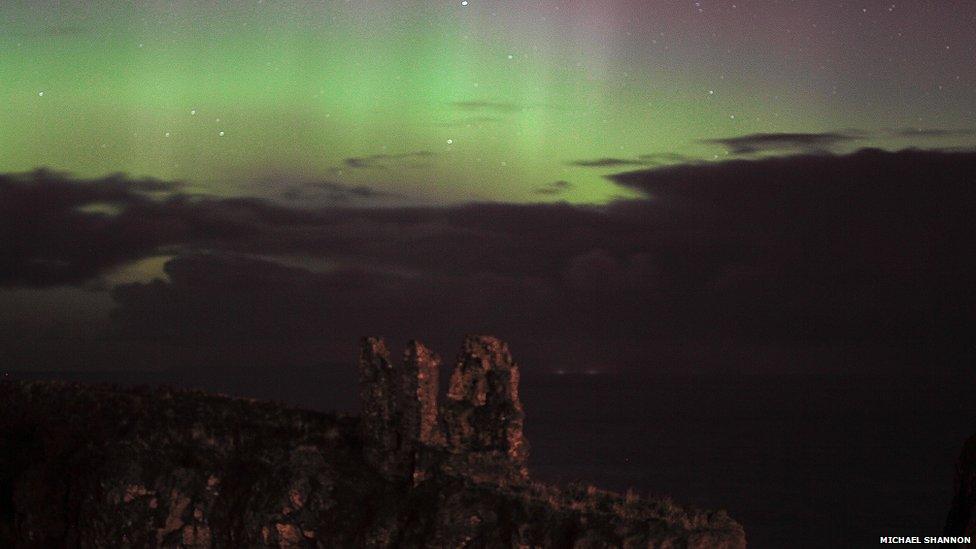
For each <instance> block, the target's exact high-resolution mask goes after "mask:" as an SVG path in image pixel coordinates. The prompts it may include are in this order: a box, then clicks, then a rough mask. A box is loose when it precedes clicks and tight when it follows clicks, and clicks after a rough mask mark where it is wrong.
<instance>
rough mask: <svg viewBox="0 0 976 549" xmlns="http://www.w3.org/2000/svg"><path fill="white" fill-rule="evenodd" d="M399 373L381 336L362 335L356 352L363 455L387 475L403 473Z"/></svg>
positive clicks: (370, 463) (392, 475) (400, 474)
mask: <svg viewBox="0 0 976 549" xmlns="http://www.w3.org/2000/svg"><path fill="white" fill-rule="evenodd" d="M400 377H401V376H400V374H399V373H398V372H396V371H394V368H393V364H392V363H390V352H389V351H388V350H387V348H386V343H385V342H384V341H383V340H382V339H378V338H375V337H368V338H365V339H363V343H362V350H361V352H360V354H359V399H360V403H361V404H362V416H361V418H360V431H361V433H362V438H363V459H365V460H366V463H368V464H369V465H371V466H372V467H374V468H375V469H376V470H377V471H379V472H380V473H381V474H383V475H385V476H387V477H388V478H395V477H398V476H402V475H403V469H404V464H403V463H401V459H400V458H401V454H402V452H401V449H400V442H401V440H400V439H401V436H400V415H399V409H398V408H399V406H398V405H399V401H400V399H399V392H398V391H399V385H400V379H399V378H400Z"/></svg>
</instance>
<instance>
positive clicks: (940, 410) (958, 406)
mask: <svg viewBox="0 0 976 549" xmlns="http://www.w3.org/2000/svg"><path fill="white" fill-rule="evenodd" d="M3 375H6V376H8V377H16V378H30V379H63V380H71V381H84V382H111V383H118V384H122V385H146V384H148V385H158V384H162V385H171V386H176V387H192V388H199V389H204V390H208V391H214V392H221V393H226V394H229V395H234V396H247V397H254V398H262V399H270V400H276V401H281V402H283V403H286V404H289V405H292V406H297V407H303V408H311V409H315V410H321V411H336V412H341V413H355V412H356V411H357V409H358V402H357V387H356V373H355V368H354V367H353V366H351V365H331V366H329V365H323V366H318V367H311V368H301V369H296V368H288V369H281V370H280V371H262V372H260V373H258V372H255V371H251V372H225V373H222V374H220V375H214V374H213V373H206V372H201V371H199V370H198V371H194V372H156V373H145V372H127V373H121V372H99V373H90V372H89V373H63V372H62V373H54V372H47V373H30V374H28V373H10V372H7V373H5V374H3ZM974 388H976V387H974V384H973V380H972V379H969V378H963V377H951V376H914V375H896V376H880V375H872V376H853V375H850V376H845V375H804V374H791V375H737V376H722V375H718V376H716V375H705V374H701V375H661V376H653V375H652V376H648V375H638V374H636V373H590V374H584V373H580V374H572V373H561V374H557V373H532V372H526V373H523V378H522V386H521V392H522V400H523V403H524V407H525V413H526V422H525V429H526V436H527V438H528V440H529V443H530V445H531V458H530V470H531V472H532V474H533V476H534V477H535V478H536V479H538V480H542V481H549V482H559V483H568V482H585V483H587V484H593V485H596V486H599V487H602V488H609V489H613V490H618V491H625V490H628V489H633V490H636V491H637V492H638V493H639V494H642V495H646V496H650V497H670V498H671V499H673V500H674V501H675V502H677V503H678V504H681V505H692V506H697V507H702V508H708V509H724V510H726V511H727V512H728V513H729V515H731V516H732V517H733V518H735V519H736V520H738V521H739V522H740V523H741V524H742V525H743V526H744V527H745V530H746V535H747V538H748V544H749V547H752V548H758V549H765V548H770V549H780V548H804V547H810V548H814V547H816V548H823V547H874V546H876V545H877V544H878V542H879V539H880V537H882V536H937V535H940V534H941V533H942V528H943V526H944V522H945V517H946V513H947V511H948V509H949V505H950V502H951V499H952V489H953V486H952V484H953V474H954V466H955V462H956V459H957V457H958V455H959V451H960V449H961V447H962V444H963V442H964V441H965V440H966V438H967V437H969V436H971V435H973V434H976V398H973V393H974Z"/></svg>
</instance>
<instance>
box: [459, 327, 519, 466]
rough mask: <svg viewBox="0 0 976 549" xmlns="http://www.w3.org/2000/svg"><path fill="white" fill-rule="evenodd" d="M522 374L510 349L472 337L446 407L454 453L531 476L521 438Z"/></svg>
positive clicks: (495, 341) (488, 339)
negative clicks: (503, 463)
mask: <svg viewBox="0 0 976 549" xmlns="http://www.w3.org/2000/svg"><path fill="white" fill-rule="evenodd" d="M518 385H519V369H518V365H516V364H515V362H514V361H513V360H512V355H511V353H510V352H509V350H508V345H506V344H505V343H503V342H501V341H499V340H498V339H496V338H494V337H491V336H469V337H468V338H466V339H465V341H464V346H463V347H462V349H461V353H460V354H459V355H458V359H457V363H456V365H455V367H454V373H453V374H452V375H451V385H450V389H449V390H448V393H447V399H448V401H447V403H446V405H445V407H444V424H445V428H446V431H447V440H448V444H449V447H450V450H451V451H452V452H454V453H457V454H462V455H466V456H470V457H471V458H472V459H474V460H478V461H486V460H496V461H501V460H507V461H508V462H509V463H510V464H511V466H512V468H513V470H514V471H516V472H517V474H519V475H521V476H523V477H527V476H528V471H527V469H526V462H527V460H528V451H529V448H528V442H526V440H525V436H524V435H523V433H522V423H523V421H524V414H523V412H522V402H521V401H520V400H519V392H518Z"/></svg>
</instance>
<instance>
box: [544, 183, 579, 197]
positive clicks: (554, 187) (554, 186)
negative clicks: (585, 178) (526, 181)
mask: <svg viewBox="0 0 976 549" xmlns="http://www.w3.org/2000/svg"><path fill="white" fill-rule="evenodd" d="M572 188H573V184H572V183H570V182H569V181H553V182H552V183H549V184H548V185H543V186H541V187H538V188H537V189H535V193H536V194H547V195H554V194H563V193H564V192H566V191H568V190H570V189H572Z"/></svg>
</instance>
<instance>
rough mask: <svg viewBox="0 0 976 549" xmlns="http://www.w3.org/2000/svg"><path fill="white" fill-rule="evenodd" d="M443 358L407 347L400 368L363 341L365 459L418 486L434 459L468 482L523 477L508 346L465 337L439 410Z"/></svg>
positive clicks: (379, 346) (523, 451) (518, 406)
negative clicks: (438, 457) (475, 479)
mask: <svg viewBox="0 0 976 549" xmlns="http://www.w3.org/2000/svg"><path fill="white" fill-rule="evenodd" d="M440 364H441V361H440V358H439V357H438V356H437V355H436V354H435V353H433V352H431V351H430V350H429V349H427V348H426V347H424V346H423V345H422V344H421V343H419V342H417V341H411V342H409V343H408V344H407V348H406V350H405V351H404V354H403V361H402V363H401V364H400V365H394V364H393V363H392V362H391V361H390V353H389V350H388V349H387V347H386V344H385V342H384V341H383V340H382V339H380V338H375V337H368V338H364V339H363V342H362V351H361V354H360V360H359V369H360V398H361V400H362V419H361V431H362V437H363V457H364V459H365V460H366V462H367V463H368V464H369V465H371V466H372V467H373V468H374V469H376V470H377V471H379V472H380V473H381V474H382V475H383V476H385V477H387V478H390V479H399V480H411V479H412V480H413V481H414V482H418V481H419V480H422V479H423V478H424V477H425V476H426V468H427V467H428V466H430V463H431V462H432V460H435V458H434V456H441V457H442V461H443V463H444V464H445V466H446V467H449V468H452V469H454V470H456V471H459V472H463V473H466V474H469V475H470V476H473V477H477V478H482V479H491V480H500V479H504V478H525V477H526V476H527V474H528V473H527V469H526V461H527V459H528V444H527V442H526V440H525V437H524V435H523V433H522V423H523V412H522V403H521V401H520V400H519V393H518V384H519V370H518V365H517V364H516V363H515V362H514V361H513V360H512V356H511V353H510V352H509V350H508V345H506V344H505V343H503V342H502V341H500V340H498V339H497V338H494V337H491V336H468V337H467V338H465V341H464V345H463V347H462V348H461V352H460V353H459V354H458V358H457V361H456V362H455V366H454V372H453V374H452V375H451V379H450V387H449V390H448V393H447V399H446V402H444V403H443V405H441V406H438V401H437V400H438V380H439V367H440Z"/></svg>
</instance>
